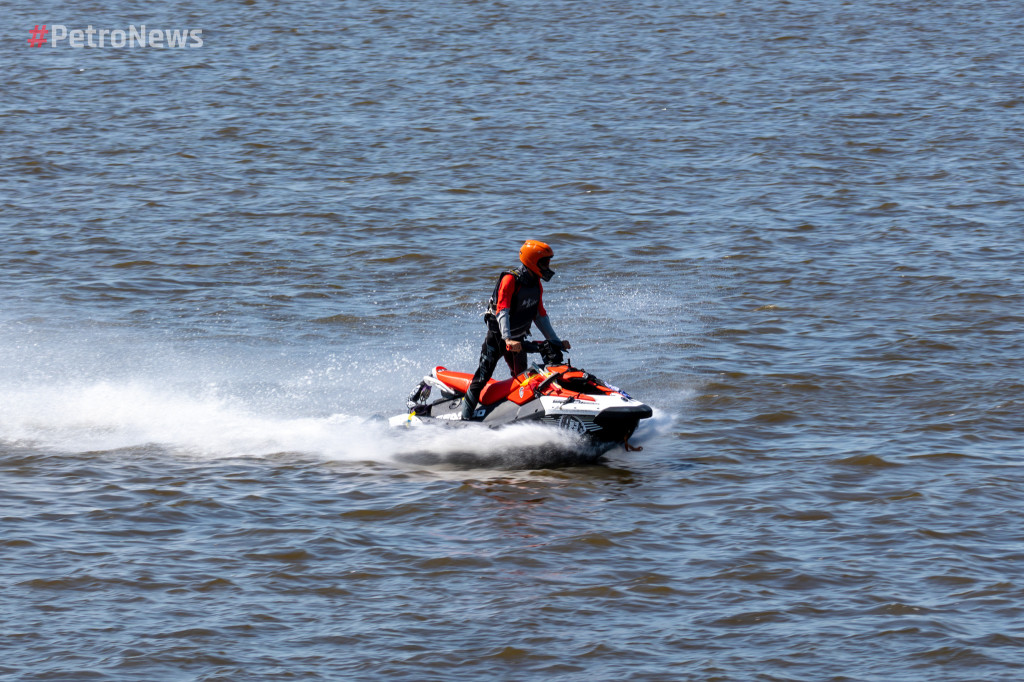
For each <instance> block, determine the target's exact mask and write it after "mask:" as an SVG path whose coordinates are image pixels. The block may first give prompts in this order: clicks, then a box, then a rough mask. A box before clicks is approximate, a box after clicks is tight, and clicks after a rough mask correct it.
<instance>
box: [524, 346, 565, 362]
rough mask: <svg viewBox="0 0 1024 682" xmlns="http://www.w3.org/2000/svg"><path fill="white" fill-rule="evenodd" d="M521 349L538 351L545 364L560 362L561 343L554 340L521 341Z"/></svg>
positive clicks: (529, 351)
mask: <svg viewBox="0 0 1024 682" xmlns="http://www.w3.org/2000/svg"><path fill="white" fill-rule="evenodd" d="M522 343H523V351H525V352H527V353H540V356H541V357H542V358H543V359H544V364H545V365H560V364H562V350H563V348H562V344H560V343H555V342H554V341H523V342H522Z"/></svg>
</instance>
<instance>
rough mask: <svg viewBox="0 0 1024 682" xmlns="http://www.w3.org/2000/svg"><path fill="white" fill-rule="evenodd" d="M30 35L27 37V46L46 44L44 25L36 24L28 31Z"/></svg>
mask: <svg viewBox="0 0 1024 682" xmlns="http://www.w3.org/2000/svg"><path fill="white" fill-rule="evenodd" d="M29 33H30V34H32V37H31V38H29V39H28V46H29V47H40V46H42V45H45V44H46V25H45V24H44V25H43V27H42V28H39V24H36V26H35V28H33V29H32V30H31V31H29Z"/></svg>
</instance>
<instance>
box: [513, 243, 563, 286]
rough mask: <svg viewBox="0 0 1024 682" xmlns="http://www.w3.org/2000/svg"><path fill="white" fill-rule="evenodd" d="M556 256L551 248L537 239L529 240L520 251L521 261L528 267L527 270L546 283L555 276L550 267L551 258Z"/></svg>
mask: <svg viewBox="0 0 1024 682" xmlns="http://www.w3.org/2000/svg"><path fill="white" fill-rule="evenodd" d="M554 255H555V252H554V251H552V250H551V247H550V246H548V245H547V244H545V243H544V242H539V241H537V240H535V239H527V240H526V243H525V244H523V246H522V248H521V249H519V260H520V261H522V263H523V265H525V266H526V269H527V270H529V271H530V272H532V273H533V274H535V275H537V276H538V277H540V278H541V279H543V280H544V281H545V282H549V281H551V277H552V276H554V274H555V273H554V271H553V270H552V269H551V268H550V267H549V266H550V265H551V257H552V256H554Z"/></svg>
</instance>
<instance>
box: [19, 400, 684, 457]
mask: <svg viewBox="0 0 1024 682" xmlns="http://www.w3.org/2000/svg"><path fill="white" fill-rule="evenodd" d="M367 416H368V415H359V416H356V415H345V414H333V415H330V416H320V417H298V418H295V417H281V416H276V415H273V414H266V413H261V412H260V411H257V410H254V409H253V408H251V407H249V406H247V405H245V404H244V402H242V401H239V400H237V399H233V398H230V397H222V396H217V395H208V396H201V397H197V396H194V395H186V394H181V393H175V392H173V391H172V390H169V389H162V388H155V387H153V386H147V385H144V384H137V383H127V384H115V383H110V382H106V381H100V382H97V383H93V384H89V385H82V386H64V387H38V386H37V387H32V388H25V389H17V388H13V389H12V388H10V387H9V388H8V389H7V390H6V391H4V392H3V394H2V395H0V441H3V442H6V443H8V444H12V445H19V446H25V447H31V448H33V449H39V450H46V451H51V452H65V453H82V452H104V451H111V450H121V449H132V448H144V447H152V446H156V447H160V448H161V449H162V450H164V451H166V452H169V453H170V454H172V455H177V456H181V457H198V458H206V459H226V458H238V457H266V456H269V455H277V454H281V453H296V454H301V455H304V456H310V457H318V458H323V459H325V460H371V461H387V460H391V461H407V462H413V463H419V464H426V465H430V464H438V463H454V464H457V465H463V466H499V467H507V468H520V467H534V466H542V465H544V464H545V462H547V460H549V459H551V458H552V457H554V458H556V459H557V458H559V457H561V458H562V459H564V458H565V457H566V455H567V453H577V454H579V455H580V456H587V454H588V453H587V452H586V449H585V448H581V445H580V443H579V442H578V441H576V440H575V439H574V438H573V436H571V435H570V434H568V433H565V432H562V431H558V430H555V429H551V428H547V427H542V426H539V425H532V424H524V425H516V426H512V427H508V428H503V429H482V428H480V429H478V428H468V429H458V428H441V427H436V428H420V429H410V430H395V429H391V428H390V427H389V426H388V425H387V424H386V422H384V421H381V420H372V419H367ZM670 421H671V420H668V421H666V418H665V417H664V416H663V415H660V414H656V416H655V418H654V419H651V420H647V422H645V423H644V424H642V425H641V429H640V430H639V431H638V433H637V435H636V436H635V437H634V439H633V441H634V442H635V443H641V442H643V441H644V440H647V439H649V438H650V437H652V436H654V435H657V434H658V433H660V432H661V431H662V430H663V429H664V428H666V425H667V424H668V423H670ZM590 454H592V453H590ZM554 463H556V464H557V463H558V462H554Z"/></svg>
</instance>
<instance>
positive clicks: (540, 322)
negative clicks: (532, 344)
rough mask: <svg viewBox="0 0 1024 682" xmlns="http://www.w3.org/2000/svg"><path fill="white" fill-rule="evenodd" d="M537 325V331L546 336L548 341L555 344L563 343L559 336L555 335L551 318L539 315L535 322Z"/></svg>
mask: <svg viewBox="0 0 1024 682" xmlns="http://www.w3.org/2000/svg"><path fill="white" fill-rule="evenodd" d="M533 323H534V324H536V325H537V329H539V330H540V333H541V334H543V335H544V338H545V339H547V340H548V341H554V342H555V343H561V342H562V340H561V339H559V338H558V334H556V333H555V328H554V327H552V326H551V318H549V317H548V316H547V315H543V316H541V315H537V319H535V320H534V321H533Z"/></svg>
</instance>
